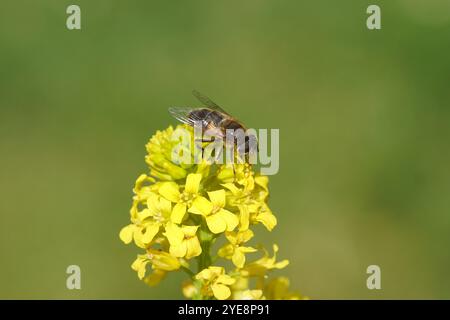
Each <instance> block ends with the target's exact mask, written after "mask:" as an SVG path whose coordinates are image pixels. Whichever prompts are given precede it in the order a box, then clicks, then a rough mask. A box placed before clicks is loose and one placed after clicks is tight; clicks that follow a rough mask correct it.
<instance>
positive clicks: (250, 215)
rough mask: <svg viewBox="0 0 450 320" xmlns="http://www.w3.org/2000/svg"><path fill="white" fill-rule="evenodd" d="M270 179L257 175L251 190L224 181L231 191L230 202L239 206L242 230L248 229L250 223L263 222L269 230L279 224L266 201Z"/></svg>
mask: <svg viewBox="0 0 450 320" xmlns="http://www.w3.org/2000/svg"><path fill="white" fill-rule="evenodd" d="M267 183H268V179H267V177H265V176H257V177H255V187H254V188H253V189H251V190H249V189H246V188H239V187H238V186H236V185H235V184H234V183H224V184H222V186H223V187H225V188H226V189H228V190H229V191H230V192H231V195H230V196H229V203H230V205H231V206H236V207H238V208H239V212H240V226H239V229H240V230H246V229H248V227H249V223H250V222H252V223H258V222H260V223H262V224H263V225H264V226H265V227H266V228H267V230H269V231H272V230H273V228H274V227H275V226H276V225H277V219H276V217H275V216H274V215H273V213H272V211H271V210H270V209H269V206H268V205H267V203H266V200H267V196H268V189H267Z"/></svg>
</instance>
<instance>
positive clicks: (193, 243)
mask: <svg viewBox="0 0 450 320" xmlns="http://www.w3.org/2000/svg"><path fill="white" fill-rule="evenodd" d="M184 243H186V246H187V252H186V259H191V258H193V257H197V256H199V255H200V254H201V253H202V247H201V246H200V242H199V241H198V238H197V237H193V238H190V239H187V240H185V241H184Z"/></svg>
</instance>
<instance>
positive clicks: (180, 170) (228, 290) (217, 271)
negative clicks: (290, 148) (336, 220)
mask: <svg viewBox="0 0 450 320" xmlns="http://www.w3.org/2000/svg"><path fill="white" fill-rule="evenodd" d="M176 130H188V132H190V133H191V138H192V141H193V140H194V138H193V132H192V128H190V127H189V126H186V125H179V126H178V127H177V128H175V129H173V128H172V127H169V128H168V129H166V130H164V131H158V132H157V133H156V134H155V135H154V136H153V137H152V138H151V139H150V141H149V143H148V144H147V145H146V149H147V152H148V155H147V156H146V158H145V160H146V162H147V164H148V165H149V169H150V172H149V174H148V175H147V174H142V175H140V176H139V177H138V179H137V180H136V184H135V186H134V189H133V192H134V197H133V204H132V207H131V210H130V216H131V223H130V224H129V225H127V226H125V227H124V228H123V229H122V230H121V231H120V239H121V240H122V241H123V242H125V243H127V244H128V243H131V242H134V243H135V244H136V246H138V247H140V248H142V249H143V254H139V255H138V256H137V259H136V260H135V261H134V262H133V264H132V266H131V267H132V269H133V270H135V271H136V272H137V275H138V277H139V279H141V280H143V281H144V282H145V283H147V284H148V285H151V286H153V285H156V284H158V283H159V282H160V281H161V280H162V279H163V278H164V277H165V276H166V275H167V273H169V272H171V271H184V272H186V273H187V274H188V276H189V279H188V280H187V281H185V282H184V283H183V285H182V292H183V294H184V295H185V296H186V297H187V298H192V299H214V298H215V299H221V300H222V299H302V298H304V297H302V296H300V295H299V294H296V293H292V292H289V288H288V287H289V281H288V279H287V278H284V277H277V278H273V279H268V274H269V273H270V271H272V270H275V269H282V268H284V267H286V266H287V265H288V263H289V262H288V261H287V260H282V261H277V260H276V253H277V251H278V247H277V246H276V245H273V251H274V254H273V256H270V255H269V253H268V252H267V251H266V250H265V249H264V248H262V247H261V246H257V247H254V246H250V245H248V242H249V241H250V240H251V239H252V238H253V237H254V233H253V231H252V230H251V227H252V226H253V225H255V224H258V223H261V224H262V225H264V227H265V228H266V229H267V230H269V231H271V230H272V229H273V228H274V227H275V226H276V224H277V219H276V217H275V216H274V214H273V213H272V211H271V210H270V208H269V206H268V204H267V200H268V196H269V190H268V178H267V177H266V176H261V175H259V174H255V172H254V171H253V170H252V167H251V166H250V165H249V164H248V163H242V164H224V165H218V164H212V163H208V162H205V161H204V162H200V163H199V164H195V162H194V161H191V163H190V164H185V163H182V162H180V161H177V157H176V156H177V155H178V156H180V157H181V156H182V155H183V152H186V151H192V145H193V143H189V144H188V145H182V147H181V148H178V151H177V152H175V153H174V147H175V146H178V147H179V146H180V143H182V141H181V140H173V137H174V136H177V135H174V133H176ZM192 141H190V142H192ZM191 154H194V153H193V152H191ZM174 155H175V156H174ZM192 160H194V159H192ZM222 235H223V236H224V237H223V238H225V239H224V240H225V244H223V245H222V246H220V247H219V248H215V246H214V244H215V243H216V240H217V239H219V238H220V237H221V236H222ZM216 249H217V250H216ZM214 250H215V252H217V254H214V255H213V254H212V251H214ZM258 251H259V252H260V255H261V257H260V258H259V259H256V260H253V261H250V262H248V259H247V255H248V254H256V252H258ZM227 260H230V261H231V263H228V265H231V266H232V267H231V268H229V269H230V270H229V271H226V269H225V267H224V266H226V265H227ZM220 262H222V263H220ZM193 264H194V265H193ZM195 264H196V266H195ZM195 267H196V270H195V271H194V268H195ZM150 268H151V269H152V272H149V270H148V269H150ZM253 279H254V280H253ZM251 286H253V288H250V287H251Z"/></svg>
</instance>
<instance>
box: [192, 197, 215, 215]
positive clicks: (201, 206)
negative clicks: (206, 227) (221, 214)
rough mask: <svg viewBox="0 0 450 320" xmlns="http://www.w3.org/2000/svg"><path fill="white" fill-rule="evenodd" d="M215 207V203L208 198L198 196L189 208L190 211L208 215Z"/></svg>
mask: <svg viewBox="0 0 450 320" xmlns="http://www.w3.org/2000/svg"><path fill="white" fill-rule="evenodd" d="M213 207H214V206H213V204H212V203H211V202H210V201H209V200H208V199H206V198H205V197H202V196H198V197H196V198H195V199H194V201H192V206H191V207H190V208H189V212H191V213H194V214H200V215H202V216H207V215H209V214H210V213H211V211H212V210H213Z"/></svg>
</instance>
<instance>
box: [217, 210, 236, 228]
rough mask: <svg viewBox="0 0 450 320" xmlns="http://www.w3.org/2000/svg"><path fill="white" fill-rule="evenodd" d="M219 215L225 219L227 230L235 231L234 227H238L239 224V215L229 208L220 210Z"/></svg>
mask: <svg viewBox="0 0 450 320" xmlns="http://www.w3.org/2000/svg"><path fill="white" fill-rule="evenodd" d="M217 215H220V217H221V218H222V219H223V220H225V222H226V225H227V231H233V230H234V228H236V226H237V225H238V224H239V219H238V217H237V216H236V215H235V214H233V213H232V212H230V211H228V210H225V209H220V211H219V212H218V213H217ZM211 231H212V230H211Z"/></svg>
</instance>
